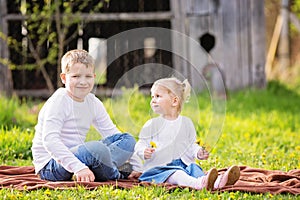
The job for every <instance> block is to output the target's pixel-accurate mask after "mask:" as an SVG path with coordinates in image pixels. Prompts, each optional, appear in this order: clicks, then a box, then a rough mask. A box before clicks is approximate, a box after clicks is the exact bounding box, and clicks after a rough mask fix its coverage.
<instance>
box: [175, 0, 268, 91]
mask: <svg viewBox="0 0 300 200" xmlns="http://www.w3.org/2000/svg"><path fill="white" fill-rule="evenodd" d="M173 6H174V7H175V8H176V9H177V11H176V13H177V14H176V15H175V19H174V20H176V21H177V22H174V23H173V25H174V27H173V28H174V29H178V30H180V31H181V32H183V33H185V34H187V35H188V36H189V37H191V38H192V39H191V40H189V42H188V44H182V46H184V45H187V47H186V48H187V49H186V53H187V54H188V55H189V56H190V59H191V62H192V63H196V66H192V67H190V68H191V69H192V70H195V68H197V69H199V70H200V72H203V69H204V68H205V67H206V66H207V65H209V64H211V63H216V64H217V65H218V66H219V67H220V69H221V71H222V72H223V76H224V79H225V83H226V87H227V88H228V89H230V90H236V89H241V88H245V87H252V86H253V87H258V88H263V87H264V86H265V82H266V81H265V71H264V66H265V24H264V23H265V22H264V20H265V19H264V1H262V0H230V1H224V0H223V1H221V0H188V1H187V2H184V3H183V2H182V1H180V0H176V1H174V4H173ZM207 34H208V35H210V36H213V37H214V38H215V46H214V47H213V49H212V50H211V51H210V52H209V54H210V55H211V56H212V58H213V60H211V59H210V57H209V56H208V55H207V54H206V53H205V51H204V50H203V49H201V48H200V47H199V46H196V45H193V43H194V41H193V40H195V41H198V42H199V40H200V39H201V38H202V36H203V35H207ZM181 65H182V66H184V65H186V64H181ZM177 67H178V68H180V66H177ZM195 75H196V76H195ZM189 76H191V79H192V82H193V83H194V84H199V83H197V82H198V81H199V75H197V73H193V72H190V74H189Z"/></svg>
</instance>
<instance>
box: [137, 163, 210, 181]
mask: <svg viewBox="0 0 300 200" xmlns="http://www.w3.org/2000/svg"><path fill="white" fill-rule="evenodd" d="M176 170H182V171H184V172H186V173H187V174H188V175H190V176H192V177H195V178H198V177H201V176H204V175H205V173H204V172H203V170H202V168H201V167H200V166H199V165H197V164H195V163H192V164H190V165H189V166H187V165H186V164H184V163H183V162H182V160H181V159H176V160H173V161H172V162H170V163H169V164H167V165H166V166H159V167H153V168H151V169H149V170H147V171H145V172H144V173H143V174H142V175H141V176H140V178H139V180H140V181H145V182H154V183H164V182H165V181H166V180H167V179H168V178H169V176H171V175H172V174H173V173H174V172H175V171H176Z"/></svg>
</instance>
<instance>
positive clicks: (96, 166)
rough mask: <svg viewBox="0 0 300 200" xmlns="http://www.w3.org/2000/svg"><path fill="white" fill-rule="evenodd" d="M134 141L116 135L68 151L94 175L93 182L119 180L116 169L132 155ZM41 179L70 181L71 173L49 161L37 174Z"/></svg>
mask: <svg viewBox="0 0 300 200" xmlns="http://www.w3.org/2000/svg"><path fill="white" fill-rule="evenodd" d="M134 145H135V139H134V138H133V137H132V136H131V135H129V134H127V133H123V134H122V133H118V134H115V135H112V136H109V137H107V138H105V139H103V140H100V141H90V142H86V143H84V144H82V145H79V146H77V147H74V148H72V149H70V150H71V151H72V152H73V153H74V155H75V156H76V157H77V158H78V159H79V160H80V161H81V162H82V163H84V164H85V165H86V166H88V167H89V169H90V170H91V171H92V172H93V173H94V175H95V181H106V180H115V179H119V178H120V172H119V170H118V169H117V167H119V166H121V165H122V164H124V163H125V162H126V161H127V160H128V159H129V158H130V157H131V156H132V154H133V150H134ZM39 174H40V177H41V179H44V180H50V181H67V180H71V178H72V176H73V173H70V172H68V171H67V170H65V169H64V168H63V167H62V166H61V165H60V164H59V163H58V162H56V161H55V160H54V159H51V160H50V161H49V162H48V164H47V165H46V166H45V167H44V168H43V169H42V170H41V171H40V172H39Z"/></svg>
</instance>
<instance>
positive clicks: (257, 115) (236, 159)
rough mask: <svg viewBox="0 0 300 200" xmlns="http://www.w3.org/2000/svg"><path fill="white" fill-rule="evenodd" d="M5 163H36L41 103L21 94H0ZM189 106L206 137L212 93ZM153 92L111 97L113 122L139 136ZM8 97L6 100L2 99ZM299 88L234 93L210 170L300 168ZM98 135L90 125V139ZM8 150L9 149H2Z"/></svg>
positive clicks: (105, 190)
mask: <svg viewBox="0 0 300 200" xmlns="http://www.w3.org/2000/svg"><path fill="white" fill-rule="evenodd" d="M0 98H1V101H0V105H1V107H5V108H6V110H5V111H3V109H0V116H1V118H0V123H1V124H2V128H1V129H0V150H1V152H2V153H1V155H0V164H2V165H4V164H7V165H31V152H30V147H31V140H32V137H33V134H34V132H33V130H34V129H33V128H34V124H35V120H36V117H37V112H36V111H34V112H32V109H33V108H40V106H41V103H39V102H38V103H35V102H33V101H29V102H28V101H26V102H25V101H19V100H17V99H16V98H13V99H5V98H4V97H0ZM193 98H194V99H192V100H191V102H190V103H189V104H186V105H185V107H184V114H185V115H187V116H189V117H191V118H192V120H193V121H194V123H195V125H196V129H197V131H198V137H199V139H201V141H202V142H204V141H203V138H205V137H206V136H207V135H208V134H211V133H210V131H209V128H210V123H211V120H213V114H214V113H213V112H212V109H211V108H212V105H211V102H210V96H209V95H208V94H201V95H200V96H197V97H193ZM149 100H150V99H149V97H147V96H144V95H142V94H140V93H138V92H137V91H136V89H133V90H126V91H125V94H124V95H123V98H115V99H106V100H104V104H105V106H106V107H107V110H108V111H109V113H110V115H111V116H112V117H113V120H114V122H116V124H117V125H118V126H119V128H120V129H122V130H123V131H128V132H130V133H132V134H133V135H134V136H136V137H137V135H138V131H139V129H140V128H141V126H142V125H143V123H144V122H145V121H146V120H147V119H149V118H150V117H153V115H154V114H153V113H151V111H150V107H149ZM3 102H4V103H3ZM299 102H300V90H299V87H298V86H293V87H291V86H287V85H284V84H280V83H278V82H270V83H269V84H268V87H267V88H266V89H265V90H255V89H248V90H243V91H240V92H231V93H230V94H229V98H228V100H227V102H226V118H225V122H224V124H223V126H222V135H221V137H220V138H219V140H218V143H217V144H216V145H215V146H213V148H212V151H211V155H210V158H209V159H208V160H207V161H201V162H200V164H201V166H202V167H203V168H204V169H205V170H207V169H209V168H210V167H212V166H215V167H217V168H222V167H228V166H229V165H232V164H237V165H248V166H251V167H259V168H264V169H278V170H282V171H288V170H291V169H296V168H297V169H299V168H300V162H299V160H300V143H299V141H300V135H299V132H298V131H299V130H300V116H299V113H300V103H299ZM95 138H99V136H98V135H97V133H96V131H95V130H94V129H91V131H90V132H89V140H91V139H95ZM3 152H4V153H3ZM99 197H101V199H270V198H271V199H297V198H299V197H297V196H294V195H290V194H284V195H271V194H250V193H244V192H234V193H233V192H224V193H219V194H211V193H209V192H207V191H205V190H203V191H193V190H192V191H189V190H187V189H175V190H173V191H168V190H166V189H165V188H163V187H135V188H133V189H130V190H127V189H115V188H113V187H108V186H106V187H100V188H98V189H96V190H91V191H88V190H85V189H84V188H81V187H78V188H76V189H73V190H48V189H40V190H37V191H26V190H25V191H17V190H12V189H2V190H0V198H1V199H82V198H85V199H96V198H99Z"/></svg>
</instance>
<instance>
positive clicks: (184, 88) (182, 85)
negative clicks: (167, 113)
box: [151, 77, 191, 111]
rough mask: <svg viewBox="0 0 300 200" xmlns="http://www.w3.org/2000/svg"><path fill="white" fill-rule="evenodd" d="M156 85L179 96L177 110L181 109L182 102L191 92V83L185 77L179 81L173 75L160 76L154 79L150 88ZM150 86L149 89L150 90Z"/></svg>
mask: <svg viewBox="0 0 300 200" xmlns="http://www.w3.org/2000/svg"><path fill="white" fill-rule="evenodd" d="M156 86H163V87H165V88H166V89H167V90H169V91H170V92H171V93H173V94H174V95H175V96H177V97H178V98H179V111H181V108H182V105H183V103H184V102H188V100H189V98H190V94H191V85H190V83H189V82H188V80H187V79H185V80H184V81H182V82H181V81H180V80H178V79H177V78H175V77H171V78H162V79H159V80H157V81H155V82H154V83H153V85H152V88H154V87H156ZM152 88H151V90H152Z"/></svg>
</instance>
